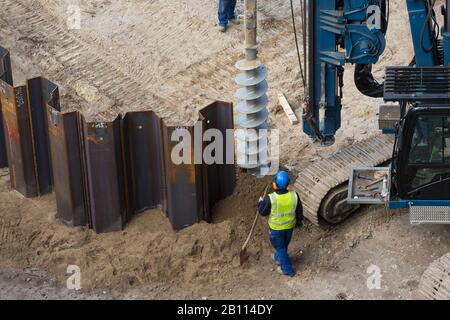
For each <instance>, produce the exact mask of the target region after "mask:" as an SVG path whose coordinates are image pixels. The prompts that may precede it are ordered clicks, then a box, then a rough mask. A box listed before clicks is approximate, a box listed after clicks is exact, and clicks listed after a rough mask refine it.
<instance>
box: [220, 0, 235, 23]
mask: <svg viewBox="0 0 450 320" xmlns="http://www.w3.org/2000/svg"><path fill="white" fill-rule="evenodd" d="M218 7H219V25H220V26H222V27H226V26H227V25H228V20H230V19H234V18H235V15H234V10H235V8H236V0H219V5H218Z"/></svg>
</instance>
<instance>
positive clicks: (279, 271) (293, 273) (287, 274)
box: [277, 267, 295, 277]
mask: <svg viewBox="0 0 450 320" xmlns="http://www.w3.org/2000/svg"><path fill="white" fill-rule="evenodd" d="M277 272H278V273H279V274H281V275H282V276H288V277H293V276H295V272H292V273H284V272H283V270H282V269H281V267H278V268H277Z"/></svg>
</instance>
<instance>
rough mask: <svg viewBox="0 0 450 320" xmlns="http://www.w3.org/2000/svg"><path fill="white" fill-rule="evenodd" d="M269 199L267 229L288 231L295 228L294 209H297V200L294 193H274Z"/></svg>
mask: <svg viewBox="0 0 450 320" xmlns="http://www.w3.org/2000/svg"><path fill="white" fill-rule="evenodd" d="M269 198H270V204H271V209H270V216H269V227H270V228H271V229H272V230H288V229H292V228H294V227H295V224H296V223H297V217H296V213H295V209H296V208H297V204H298V198H297V194H296V192H295V191H289V192H287V193H285V194H277V193H276V192H274V193H271V194H269Z"/></svg>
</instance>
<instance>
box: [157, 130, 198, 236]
mask: <svg viewBox="0 0 450 320" xmlns="http://www.w3.org/2000/svg"><path fill="white" fill-rule="evenodd" d="M177 130H184V131H185V132H189V140H188V141H186V140H182V141H183V143H189V145H190V147H189V148H187V150H189V152H190V157H191V160H192V161H191V163H181V164H176V163H174V161H172V159H171V156H172V152H174V153H176V152H177V150H178V148H177V149H175V150H174V147H175V146H176V145H179V143H180V142H178V141H174V140H175V139H173V136H172V134H174V133H175V134H176V132H177ZM163 141H164V165H165V166H164V167H165V182H166V190H165V191H166V200H167V215H168V217H169V220H170V222H171V224H172V227H173V229H175V230H181V229H183V228H185V227H188V226H191V225H193V224H195V223H197V222H199V221H200V220H201V219H202V215H203V192H202V188H203V184H202V175H201V174H202V168H201V165H197V164H195V163H194V161H193V160H194V151H193V150H194V149H193V146H194V128H193V127H182V126H180V127H173V126H165V125H163Z"/></svg>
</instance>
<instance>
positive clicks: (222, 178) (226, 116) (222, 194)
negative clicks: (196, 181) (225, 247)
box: [199, 101, 236, 222]
mask: <svg viewBox="0 0 450 320" xmlns="http://www.w3.org/2000/svg"><path fill="white" fill-rule="evenodd" d="M199 114H200V115H199V116H200V119H201V121H202V127H203V134H204V133H205V132H206V131H207V130H209V129H217V130H218V131H220V133H221V136H222V137H223V149H222V150H215V152H216V153H217V152H220V153H221V155H222V156H221V157H218V161H217V162H216V163H214V164H209V165H208V164H203V170H202V172H203V190H204V202H205V205H204V216H203V219H204V220H206V221H208V222H211V214H212V208H213V206H214V205H215V204H216V203H217V202H218V201H220V200H222V199H224V198H226V197H227V196H229V195H231V194H233V190H234V187H235V185H236V172H235V165H234V163H235V162H234V134H233V132H232V131H229V130H232V129H233V128H234V125H233V105H232V104H231V103H226V102H220V101H218V102H215V103H212V104H211V105H209V106H207V107H206V108H204V109H202V110H200V113H199ZM227 130H228V131H227ZM212 142H214V141H212ZM208 143H209V142H206V143H205V142H204V146H203V150H205V147H206V144H208ZM227 150H228V154H227Z"/></svg>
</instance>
